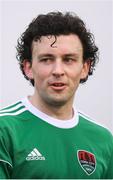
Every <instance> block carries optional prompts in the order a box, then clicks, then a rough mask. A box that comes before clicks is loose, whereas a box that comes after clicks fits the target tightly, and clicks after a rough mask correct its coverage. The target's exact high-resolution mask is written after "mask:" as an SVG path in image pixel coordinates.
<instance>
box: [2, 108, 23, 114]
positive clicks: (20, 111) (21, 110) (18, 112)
mask: <svg viewBox="0 0 113 180" xmlns="http://www.w3.org/2000/svg"><path fill="white" fill-rule="evenodd" d="M26 110H27V108H23V109H20V110H18V111H16V112H12V113H11V112H10V113H8V112H6V113H3V114H0V116H16V115H19V114H21V113H23V112H24V111H26Z"/></svg>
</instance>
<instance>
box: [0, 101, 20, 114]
mask: <svg viewBox="0 0 113 180" xmlns="http://www.w3.org/2000/svg"><path fill="white" fill-rule="evenodd" d="M22 106H23V104H22V103H20V104H17V105H15V106H14V107H11V108H10V107H9V109H3V110H0V113H2V112H10V111H14V110H17V109H18V108H20V107H22Z"/></svg>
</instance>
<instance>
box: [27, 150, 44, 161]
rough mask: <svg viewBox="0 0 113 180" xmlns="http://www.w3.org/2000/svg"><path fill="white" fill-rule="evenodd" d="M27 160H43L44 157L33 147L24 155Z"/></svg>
mask: <svg viewBox="0 0 113 180" xmlns="http://www.w3.org/2000/svg"><path fill="white" fill-rule="evenodd" d="M26 160H27V161H31V160H45V157H44V156H42V154H41V153H40V152H39V151H38V150H37V149H36V148H34V149H33V151H31V153H30V154H28V156H27V157H26Z"/></svg>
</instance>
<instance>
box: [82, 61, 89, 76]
mask: <svg viewBox="0 0 113 180" xmlns="http://www.w3.org/2000/svg"><path fill="white" fill-rule="evenodd" d="M90 66H91V61H90V60H87V61H86V62H84V63H83V68H82V72H81V79H85V78H86V77H87V76H88V73H89V69H90Z"/></svg>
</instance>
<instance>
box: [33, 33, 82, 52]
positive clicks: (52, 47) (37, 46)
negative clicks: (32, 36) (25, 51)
mask: <svg viewBox="0 0 113 180" xmlns="http://www.w3.org/2000/svg"><path fill="white" fill-rule="evenodd" d="M32 50H33V52H34V53H36V52H37V53H39V54H40V53H46V52H47V53H49V52H53V53H54V52H56V51H59V52H60V51H61V52H63V53H65V52H66V53H67V51H68V52H69V53H74V52H78V53H81V52H82V51H83V47H82V43H81V41H80V39H79V37H78V36H77V35H74V34H71V35H60V36H56V37H55V36H54V35H53V36H49V35H48V36H42V37H41V38H40V40H38V41H33V43H32Z"/></svg>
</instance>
